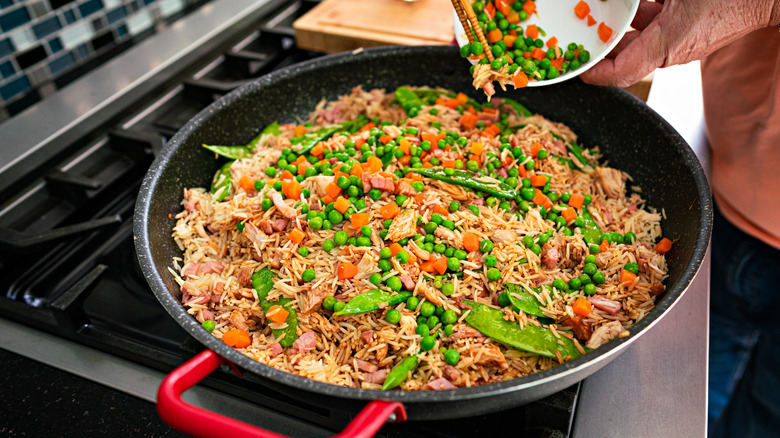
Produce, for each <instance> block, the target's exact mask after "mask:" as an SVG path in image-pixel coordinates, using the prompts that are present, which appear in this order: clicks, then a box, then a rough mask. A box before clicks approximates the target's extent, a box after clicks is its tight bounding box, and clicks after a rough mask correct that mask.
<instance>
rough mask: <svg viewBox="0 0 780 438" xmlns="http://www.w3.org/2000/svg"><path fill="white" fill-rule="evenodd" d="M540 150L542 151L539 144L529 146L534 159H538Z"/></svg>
mask: <svg viewBox="0 0 780 438" xmlns="http://www.w3.org/2000/svg"><path fill="white" fill-rule="evenodd" d="M540 150H542V145H541V143H534V145H533V146H531V155H533V156H534V157H538V156H539V151H540Z"/></svg>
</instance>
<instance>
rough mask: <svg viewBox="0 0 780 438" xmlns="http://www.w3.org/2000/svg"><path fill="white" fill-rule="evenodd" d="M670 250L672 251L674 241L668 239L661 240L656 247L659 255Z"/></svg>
mask: <svg viewBox="0 0 780 438" xmlns="http://www.w3.org/2000/svg"><path fill="white" fill-rule="evenodd" d="M670 249H672V241H671V240H669V239H667V238H666V237H664V238H663V239H661V241H660V242H658V244H657V245H656V246H655V252H657V253H658V254H666V253H667V252H669V250H670Z"/></svg>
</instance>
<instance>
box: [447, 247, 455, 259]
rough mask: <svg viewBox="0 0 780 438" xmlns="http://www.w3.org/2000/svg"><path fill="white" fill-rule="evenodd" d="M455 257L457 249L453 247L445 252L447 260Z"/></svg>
mask: <svg viewBox="0 0 780 438" xmlns="http://www.w3.org/2000/svg"><path fill="white" fill-rule="evenodd" d="M454 255H455V248H453V247H451V246H450V247H447V249H445V250H444V256H445V257H447V258H450V257H452V256H454Z"/></svg>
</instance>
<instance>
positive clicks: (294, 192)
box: [284, 180, 302, 200]
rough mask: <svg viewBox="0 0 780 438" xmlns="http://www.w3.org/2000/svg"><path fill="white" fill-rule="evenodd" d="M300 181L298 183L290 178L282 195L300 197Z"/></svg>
mask: <svg viewBox="0 0 780 438" xmlns="http://www.w3.org/2000/svg"><path fill="white" fill-rule="evenodd" d="M301 191H302V188H301V183H299V182H298V181H296V180H291V181H290V184H289V185H288V186H287V193H285V194H284V196H287V197H288V198H290V199H295V200H298V199H301Z"/></svg>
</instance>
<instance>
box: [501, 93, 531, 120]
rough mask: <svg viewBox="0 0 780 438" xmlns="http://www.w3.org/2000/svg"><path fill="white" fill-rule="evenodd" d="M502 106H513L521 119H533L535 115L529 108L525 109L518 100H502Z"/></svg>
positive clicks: (503, 98)
mask: <svg viewBox="0 0 780 438" xmlns="http://www.w3.org/2000/svg"><path fill="white" fill-rule="evenodd" d="M501 105H509V106H511V107H512V108H513V109H514V110H515V111H516V112H517V115H519V116H521V117H531V116H532V115H534V113H532V112H531V111H529V110H528V108H526V107H524V106H523V105H522V104H521V103H520V102H518V101H516V100H512V99H510V98H508V97H502V98H501Z"/></svg>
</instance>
